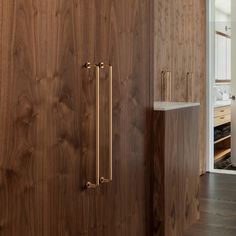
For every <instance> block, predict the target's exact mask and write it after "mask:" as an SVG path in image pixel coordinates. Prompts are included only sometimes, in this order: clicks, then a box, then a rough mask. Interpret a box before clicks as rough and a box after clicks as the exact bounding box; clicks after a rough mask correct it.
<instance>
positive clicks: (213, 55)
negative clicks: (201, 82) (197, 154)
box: [207, 0, 236, 174]
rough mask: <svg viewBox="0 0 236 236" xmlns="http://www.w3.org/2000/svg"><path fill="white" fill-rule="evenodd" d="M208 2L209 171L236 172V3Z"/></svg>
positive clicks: (229, 0) (218, 0)
mask: <svg viewBox="0 0 236 236" xmlns="http://www.w3.org/2000/svg"><path fill="white" fill-rule="evenodd" d="M208 4H209V5H208V80H207V81H208V107H207V113H208V128H209V130H208V142H209V146H208V147H209V153H208V154H209V162H208V171H210V172H216V173H229V174H236V158H234V156H236V150H234V145H232V144H233V143H235V141H234V139H235V138H236V137H234V134H236V132H234V129H235V128H234V124H233V123H234V122H233V121H234V120H235V119H234V116H236V114H234V113H235V112H234V111H235V108H234V106H236V105H235V101H234V100H235V96H234V94H235V93H234V90H236V89H235V88H236V81H235V79H234V75H235V74H236V71H234V66H233V64H232V62H233V61H234V57H236V53H234V51H235V49H234V44H233V43H232V42H233V41H234V38H235V35H236V34H235V33H234V28H235V27H234V24H233V22H234V19H233V15H234V14H232V13H233V11H234V5H235V3H234V2H233V1H232V0H209V2H208ZM235 9H236V8H235ZM235 31H236V29H235ZM235 52H236V51H235ZM234 55H235V56H234Z"/></svg>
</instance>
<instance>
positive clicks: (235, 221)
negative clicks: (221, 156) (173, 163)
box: [185, 174, 236, 236]
mask: <svg viewBox="0 0 236 236" xmlns="http://www.w3.org/2000/svg"><path fill="white" fill-rule="evenodd" d="M200 198H201V219H200V220H199V221H198V222H197V223H196V224H195V225H193V226H192V227H191V228H190V229H189V230H188V231H187V232H186V234H185V236H222V235H224V236H231V235H232V236H235V235H236V176H234V175H223V174H206V175H205V176H203V177H201V192H200Z"/></svg>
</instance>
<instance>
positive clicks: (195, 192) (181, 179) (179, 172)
mask: <svg viewBox="0 0 236 236" xmlns="http://www.w3.org/2000/svg"><path fill="white" fill-rule="evenodd" d="M198 163H199V141H198V107H190V108H184V109H177V110H171V111H155V112H154V175H153V191H154V192H153V216H154V218H153V235H155V236H182V235H183V233H184V231H185V230H186V229H187V228H188V227H189V226H190V225H191V224H192V223H194V222H195V221H196V220H197V219H199V216H200V215H199V199H198V197H199V176H198V174H199V172H198V170H199V169H198V168H199V165H198Z"/></svg>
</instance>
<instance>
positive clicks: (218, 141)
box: [214, 135, 231, 144]
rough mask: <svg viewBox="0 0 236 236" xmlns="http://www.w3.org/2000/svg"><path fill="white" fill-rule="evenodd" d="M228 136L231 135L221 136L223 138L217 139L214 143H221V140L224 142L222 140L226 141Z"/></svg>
mask: <svg viewBox="0 0 236 236" xmlns="http://www.w3.org/2000/svg"><path fill="white" fill-rule="evenodd" d="M228 138H231V135H228V136H226V137H224V138H221V139H219V140H217V141H215V142H214V144H217V143H220V142H222V141H224V140H226V139H228Z"/></svg>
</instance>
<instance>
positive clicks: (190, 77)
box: [187, 72, 193, 102]
mask: <svg viewBox="0 0 236 236" xmlns="http://www.w3.org/2000/svg"><path fill="white" fill-rule="evenodd" d="M187 101H188V102H192V101H193V73H191V72H188V73H187Z"/></svg>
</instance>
